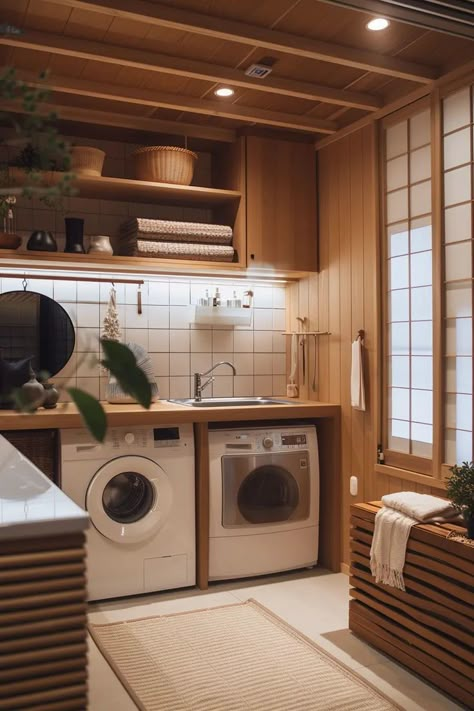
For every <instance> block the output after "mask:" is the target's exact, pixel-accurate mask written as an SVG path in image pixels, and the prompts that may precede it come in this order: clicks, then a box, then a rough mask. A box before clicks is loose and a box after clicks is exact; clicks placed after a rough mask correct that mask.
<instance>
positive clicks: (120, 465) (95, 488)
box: [86, 456, 173, 543]
mask: <svg viewBox="0 0 474 711" xmlns="http://www.w3.org/2000/svg"><path fill="white" fill-rule="evenodd" d="M172 493H173V492H172V488H171V484H170V482H169V479H168V477H167V476H166V473H165V472H164V470H163V469H162V468H161V467H160V466H159V465H158V464H157V463H156V462H154V461H152V460H151V459H148V458H147V457H140V456H127V457H117V458H116V459H112V460H111V461H110V462H107V464H104V466H103V467H101V468H100V469H99V470H98V471H97V472H96V474H95V476H94V477H93V479H92V480H91V482H90V484H89V487H88V489H87V494H86V509H87V511H88V513H89V515H90V517H91V521H92V523H93V524H94V526H95V527H96V528H97V530H98V531H100V533H101V534H102V535H103V536H105V537H106V538H109V539H110V540H111V541H116V542H117V543H135V542H137V541H143V540H145V539H147V538H150V537H151V536H152V535H153V534H155V533H156V531H157V530H158V529H159V528H161V526H163V524H164V523H165V521H166V520H167V518H168V514H169V511H170V508H171V503H172V498H173V497H172Z"/></svg>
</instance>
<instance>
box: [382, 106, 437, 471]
mask: <svg viewBox="0 0 474 711" xmlns="http://www.w3.org/2000/svg"><path fill="white" fill-rule="evenodd" d="M435 103H436V102H435V100H434V97H433V94H432V95H431V96H427V97H424V98H422V99H420V100H419V101H416V102H415V103H413V104H410V105H409V106H406V107H404V108H403V109H400V110H399V111H396V112H394V113H393V114H390V115H389V116H386V117H385V118H384V119H383V120H382V122H381V129H382V130H381V131H380V151H379V155H380V161H379V179H380V186H381V189H380V215H381V221H380V232H381V250H380V254H381V269H380V282H381V288H380V292H381V310H380V328H381V388H382V393H381V398H380V401H381V436H382V439H381V441H382V449H383V453H384V459H385V464H384V466H386V467H387V468H389V467H391V468H393V469H397V470H404V471H407V472H410V473H413V474H414V475H420V476H423V477H430V478H431V477H434V476H436V474H435V473H436V472H437V471H439V466H437V464H436V462H437V458H438V457H439V452H438V451H437V450H438V449H439V446H440V443H439V441H438V440H439V438H438V437H437V436H436V432H437V431H438V430H437V427H438V425H439V423H438V417H439V414H440V413H439V408H438V398H439V395H438V392H439V390H440V389H439V388H438V387H437V384H438V379H439V375H440V362H439V358H440V352H439V351H438V352H436V348H437V345H438V340H439V332H440V331H441V330H442V329H441V328H437V327H436V324H439V323H441V321H440V311H439V306H440V304H441V282H440V281H438V276H439V270H440V266H441V265H440V249H439V247H440V243H441V240H440V220H441V210H437V209H436V208H437V206H438V204H439V203H438V202H437V201H438V199H439V196H440V190H441V183H440V181H436V180H435V174H436V168H438V167H439V166H438V160H439V151H440V148H439V147H440V145H441V141H440V139H441V134H440V133H439V134H438V128H439V125H438V121H439V116H438V121H436V122H435V121H434V109H435ZM437 103H438V105H439V101H438V102H437ZM425 109H429V110H430V112H431V138H430V144H431V230H432V243H431V253H432V293H433V307H432V324H433V445H432V457H431V458H428V457H421V456H418V455H415V454H409V453H405V452H397V451H395V450H392V449H389V447H388V427H389V424H388V423H389V417H388V415H389V412H388V399H389V398H388V392H389V377H388V373H389V368H388V341H389V338H388V307H389V293H388V291H387V286H388V274H387V266H388V246H387V210H386V196H387V176H386V167H387V151H386V130H387V129H388V128H390V126H393V125H395V124H397V123H400V122H401V121H405V120H409V119H410V118H411V117H412V116H414V115H416V114H418V113H420V112H421V111H424V110H425ZM438 111H439V110H438ZM426 145H428V144H426ZM436 146H438V148H437V150H435V147H436ZM407 157H408V163H409V161H410V145H408V147H407ZM408 171H410V168H409V165H408ZM438 174H439V175H440V177H441V172H440V171H438ZM409 178H410V173H409V172H408V184H407V187H408V193H409V192H410V187H411V183H410V180H409ZM415 184H416V183H415ZM408 200H410V198H408ZM408 209H409V213H410V203H409V208H408ZM436 212H438V213H439V218H437V220H436V222H435V213H436ZM412 219H413V218H411V215H410V214H409V215H408V223H409V225H410V223H411V222H412ZM435 279H436V281H435ZM435 398H436V406H435Z"/></svg>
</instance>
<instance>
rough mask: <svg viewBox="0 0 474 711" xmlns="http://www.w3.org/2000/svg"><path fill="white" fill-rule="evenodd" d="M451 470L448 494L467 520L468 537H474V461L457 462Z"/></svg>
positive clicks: (447, 487) (447, 484) (447, 488)
mask: <svg viewBox="0 0 474 711" xmlns="http://www.w3.org/2000/svg"><path fill="white" fill-rule="evenodd" d="M450 471H451V476H450V477H449V479H448V480H447V483H446V494H447V496H448V499H449V500H450V501H451V503H452V504H453V506H454V507H455V508H456V509H457V510H458V511H459V512H460V513H461V514H462V516H463V518H464V520H465V522H466V528H467V537H468V538H474V462H463V463H462V464H461V465H458V464H456V465H455V466H454V467H451V469H450Z"/></svg>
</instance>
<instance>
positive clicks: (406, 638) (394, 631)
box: [351, 600, 474, 692]
mask: <svg viewBox="0 0 474 711" xmlns="http://www.w3.org/2000/svg"><path fill="white" fill-rule="evenodd" d="M351 605H352V606H354V607H355V609H356V610H357V611H358V613H359V617H361V618H363V619H365V620H366V621H367V622H368V623H371V624H373V625H374V626H377V627H378V629H379V630H380V629H383V630H386V631H387V632H388V634H390V635H392V639H393V643H394V644H395V645H398V644H402V645H403V646H405V645H407V646H412V647H416V648H417V650H418V654H420V655H424V656H425V657H426V659H427V665H428V666H431V668H439V667H440V666H444V668H445V669H446V668H447V669H449V670H450V673H451V674H452V676H453V678H455V679H456V680H457V682H458V684H459V685H460V686H461V687H462V688H463V689H466V691H468V690H469V689H472V691H473V692H474V682H473V681H472V667H471V666H470V665H469V664H466V663H465V662H463V661H462V660H461V659H460V658H459V657H455V656H454V655H451V654H449V653H448V652H446V651H445V650H444V649H443V648H441V647H439V646H437V645H435V644H432V643H431V642H429V641H428V640H426V639H423V638H421V637H419V635H417V634H415V633H414V632H413V631H411V630H410V629H408V628H407V627H403V628H400V626H399V624H397V623H394V622H392V621H391V620H390V619H389V618H388V617H387V616H386V615H381V614H379V613H378V612H375V611H374V610H371V609H369V608H367V607H366V606H365V605H362V604H361V603H359V602H357V601H356V600H353V601H351Z"/></svg>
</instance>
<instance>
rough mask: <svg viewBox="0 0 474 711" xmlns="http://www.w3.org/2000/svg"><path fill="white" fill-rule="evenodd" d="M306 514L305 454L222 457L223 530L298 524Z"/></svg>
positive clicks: (307, 504) (307, 468)
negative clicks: (293, 522)
mask: <svg viewBox="0 0 474 711" xmlns="http://www.w3.org/2000/svg"><path fill="white" fill-rule="evenodd" d="M309 512H310V470H309V453H308V452H305V451H298V452H291V453H290V452H283V453H275V454H255V455H228V456H224V457H222V525H223V527H224V528H230V527H236V526H247V527H249V526H250V525H255V524H277V523H287V522H291V521H301V520H304V519H306V518H308V517H309Z"/></svg>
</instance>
